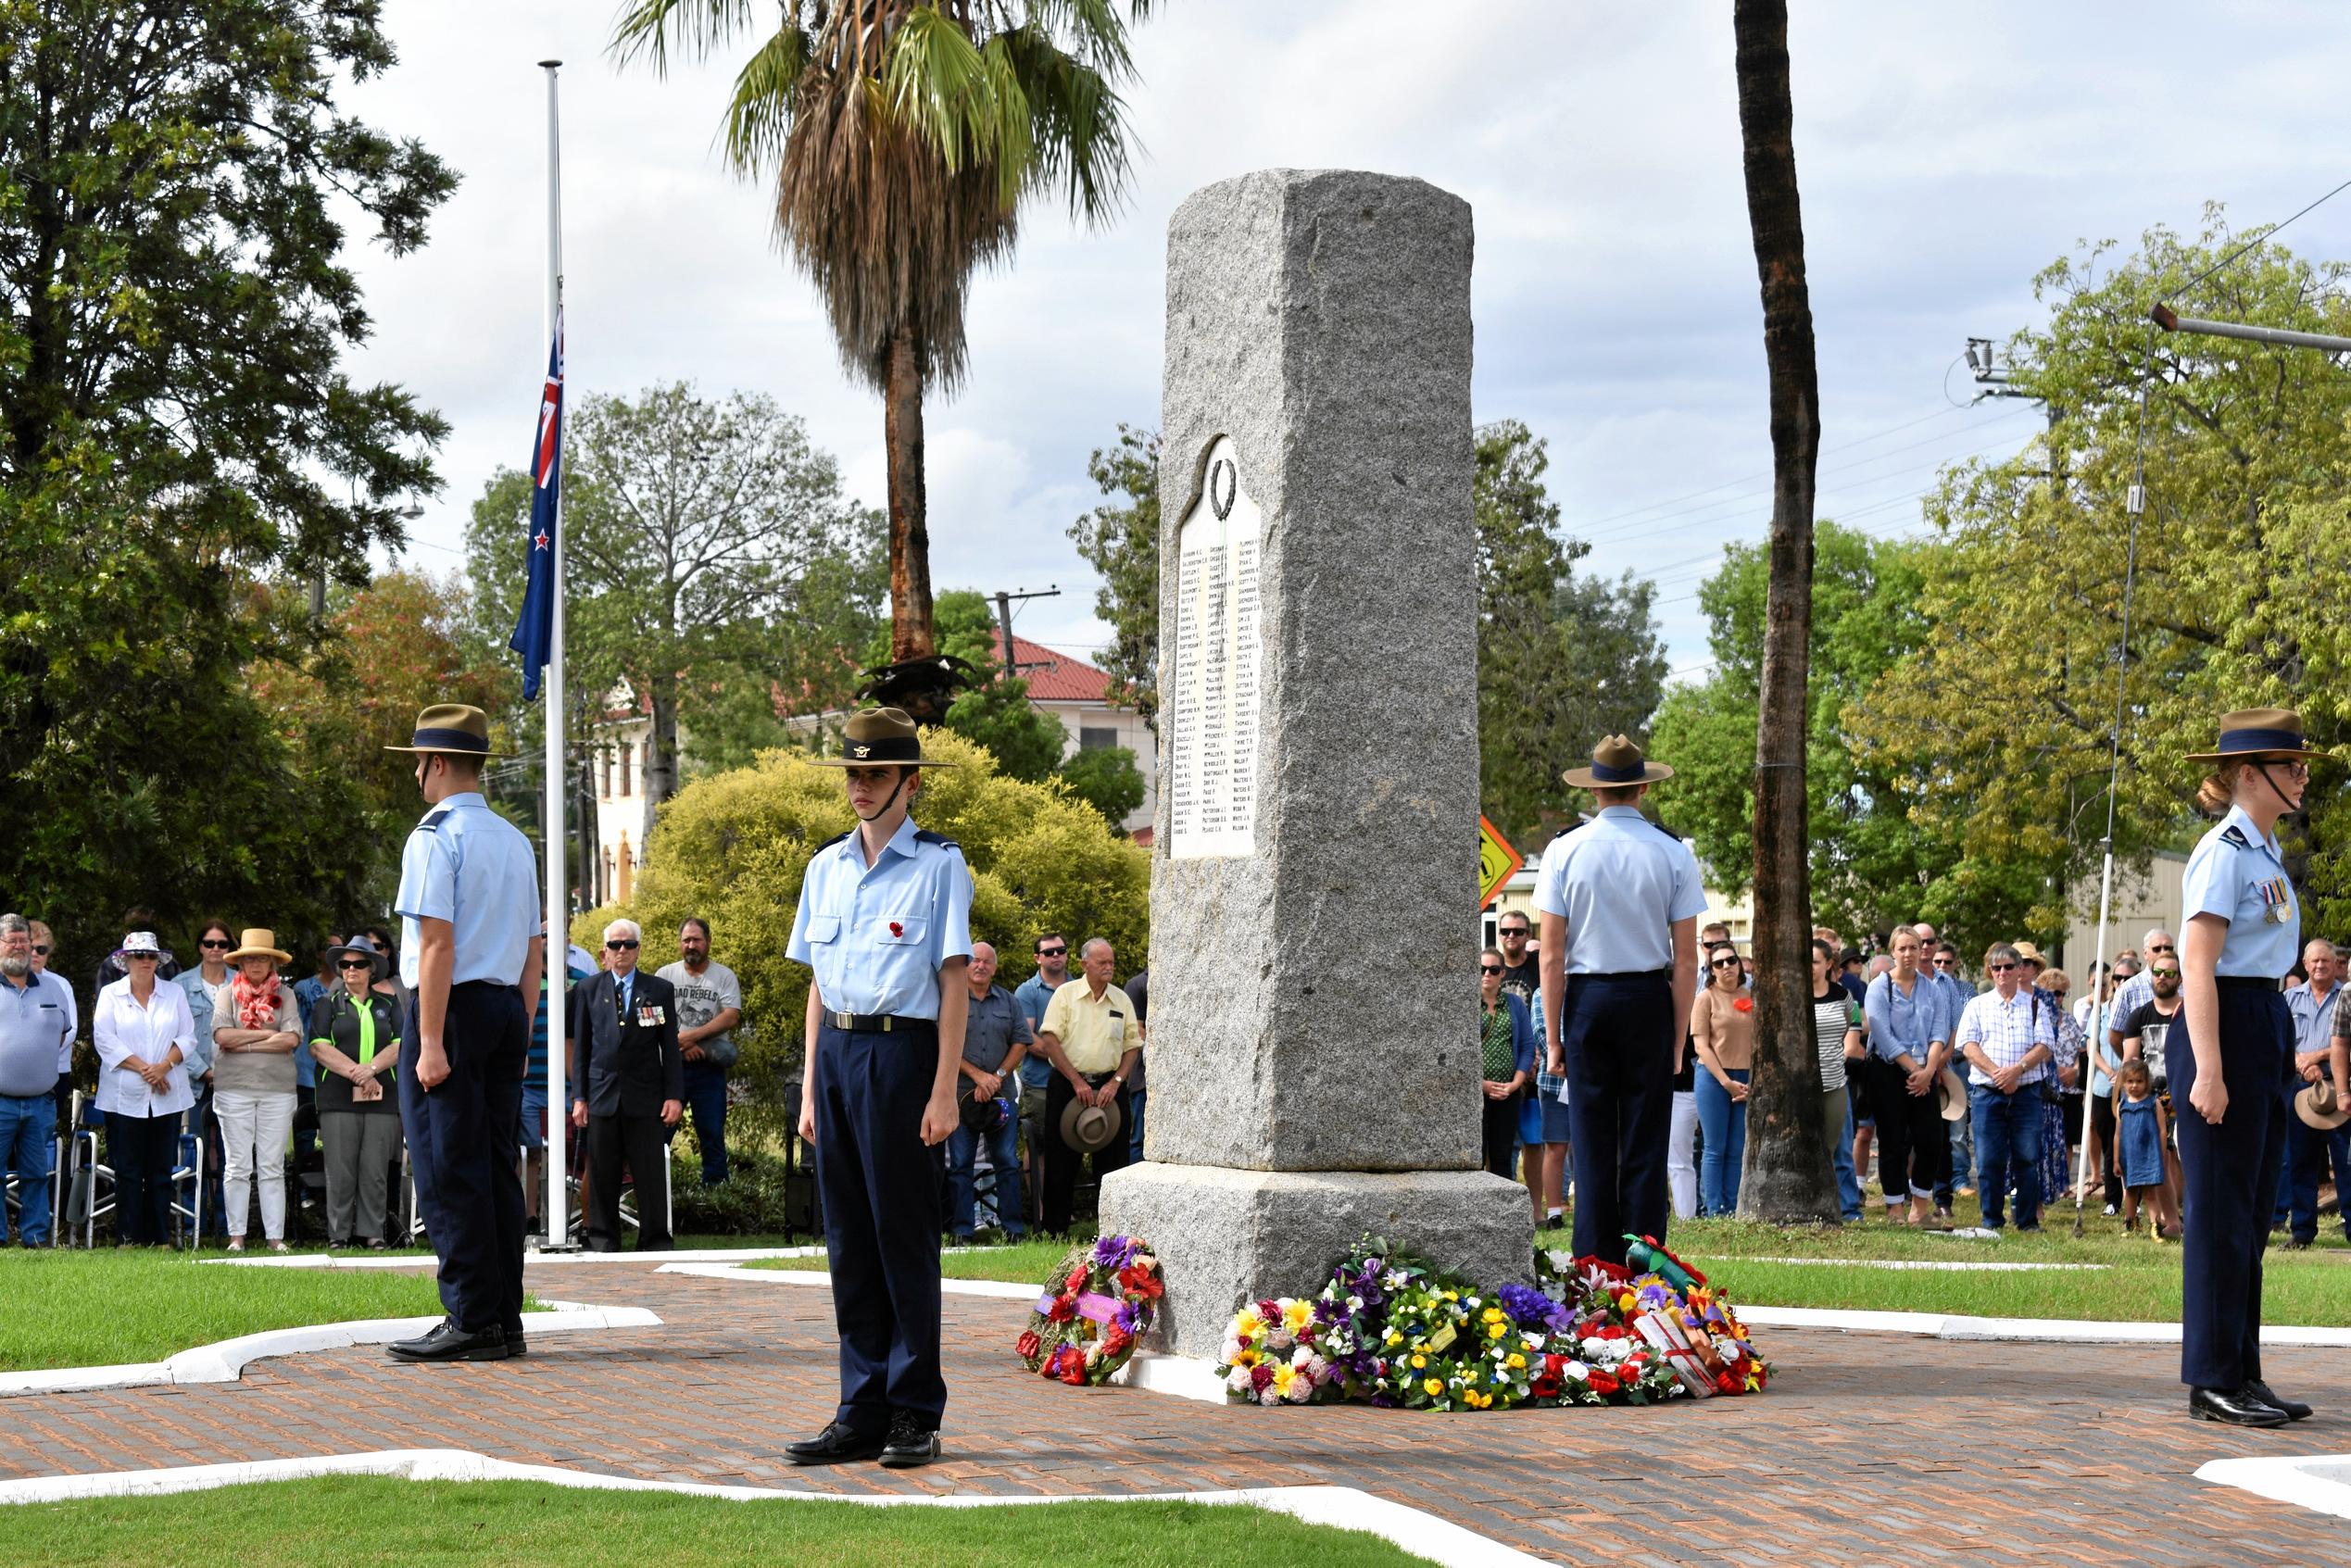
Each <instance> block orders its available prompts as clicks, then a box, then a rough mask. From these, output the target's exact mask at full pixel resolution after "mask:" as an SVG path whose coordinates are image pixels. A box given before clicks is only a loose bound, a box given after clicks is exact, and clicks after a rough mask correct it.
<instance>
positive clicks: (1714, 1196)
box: [1690, 942, 1755, 1215]
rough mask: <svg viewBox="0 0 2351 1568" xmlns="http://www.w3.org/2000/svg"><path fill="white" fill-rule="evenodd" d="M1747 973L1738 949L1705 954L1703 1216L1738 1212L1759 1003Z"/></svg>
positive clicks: (1693, 1016) (1699, 1004)
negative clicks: (1744, 982) (1746, 980)
mask: <svg viewBox="0 0 2351 1568" xmlns="http://www.w3.org/2000/svg"><path fill="white" fill-rule="evenodd" d="M1745 973H1746V972H1745V969H1744V967H1743V966H1742V965H1741V963H1740V960H1739V949H1738V948H1736V947H1732V946H1731V945H1730V944H1729V943H1728V942H1717V943H1716V944H1715V945H1714V946H1713V947H1709V948H1707V949H1706V988H1705V989H1704V990H1703V991H1701V992H1699V993H1698V996H1697V997H1696V999H1695V1000H1693V1001H1692V1002H1691V1007H1690V1039H1691V1045H1692V1046H1694V1047H1696V1048H1697V1052H1698V1073H1697V1076H1696V1083H1697V1085H1698V1124H1699V1126H1700V1127H1701V1128H1702V1129H1704V1133H1705V1147H1704V1148H1703V1149H1702V1150H1701V1151H1700V1152H1699V1155H1698V1212H1699V1213H1700V1214H1701V1215H1707V1214H1729V1213H1734V1212H1736V1211H1737V1210H1738V1208H1739V1172H1740V1167H1741V1164H1742V1163H1743V1162H1744V1161H1745V1160H1746V1158H1747V1075H1748V1073H1749V1071H1750V1070H1751V1069H1752V1068H1753V1067H1754V1060H1755V998H1754V997H1753V996H1751V995H1750V994H1749V993H1748V991H1747V989H1746V987H1745V986H1744V985H1742V984H1741V981H1742V980H1743V979H1744V977H1745Z"/></svg>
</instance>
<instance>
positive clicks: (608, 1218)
mask: <svg viewBox="0 0 2351 1568" xmlns="http://www.w3.org/2000/svg"><path fill="white" fill-rule="evenodd" d="M669 1148H670V1129H669V1128H668V1127H667V1126H666V1125H664V1124H663V1123H662V1121H661V1119H660V1117H659V1116H639V1115H636V1114H634V1113H632V1112H630V1111H625V1110H620V1111H615V1112H613V1113H612V1114H611V1115H610V1116H596V1115H591V1116H589V1117H588V1124H587V1167H588V1205H587V1208H588V1211H587V1245H588V1250H589V1251H591V1252H618V1251H619V1250H620V1249H621V1161H622V1160H623V1159H625V1160H627V1161H628V1167H629V1174H630V1175H632V1176H634V1177H635V1178H636V1249H637V1250H638V1251H639V1252H660V1251H663V1250H666V1249H667V1248H669V1246H670V1245H671V1242H670V1166H669Z"/></svg>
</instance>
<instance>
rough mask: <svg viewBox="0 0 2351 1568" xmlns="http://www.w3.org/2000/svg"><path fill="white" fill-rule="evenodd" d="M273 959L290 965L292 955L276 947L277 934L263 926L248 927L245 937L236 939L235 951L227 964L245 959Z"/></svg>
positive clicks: (292, 958)
mask: <svg viewBox="0 0 2351 1568" xmlns="http://www.w3.org/2000/svg"><path fill="white" fill-rule="evenodd" d="M263 958H268V959H275V960H278V962H280V963H292V962H293V961H294V955H293V954H292V953H289V952H287V951H286V950H285V949H284V948H283V947H279V946H278V934H277V933H276V932H274V931H271V930H270V928H269V927H268V926H265V925H248V926H246V927H245V935H242V936H240V937H238V938H237V950H236V951H235V952H233V953H231V954H230V955H229V962H231V963H237V962H240V961H242V960H245V959H263Z"/></svg>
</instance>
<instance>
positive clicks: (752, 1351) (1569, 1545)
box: [0, 1265, 2351, 1564]
mask: <svg viewBox="0 0 2351 1568" xmlns="http://www.w3.org/2000/svg"><path fill="white" fill-rule="evenodd" d="M533 1286H534V1289H536V1290H537V1291H539V1292H540V1293H541V1294H543V1295H553V1296H557V1297H565V1298H575V1299H579V1298H585V1299H590V1300H594V1301H596V1302H597V1303H598V1304H611V1305H641V1306H646V1307H650V1308H652V1309H653V1310H654V1311H657V1312H659V1313H660V1315H661V1317H662V1318H663V1319H664V1320H665V1326H663V1327H661V1328H658V1329H646V1330H629V1331H620V1332H614V1333H610V1334H600V1335H596V1336H582V1337H581V1338H579V1339H575V1340H569V1341H566V1340H564V1339H561V1338H548V1339H546V1340H543V1341H541V1342H540V1345H539V1348H535V1349H534V1351H533V1353H532V1354H531V1356H530V1357H529V1358H528V1359H527V1360H525V1361H519V1362H518V1361H508V1362H499V1363H493V1364H485V1365H460V1366H446V1367H410V1366H399V1365H395V1364H392V1363H390V1362H388V1361H385V1360H384V1359H383V1354H382V1352H381V1351H376V1350H351V1351H345V1352H334V1353H326V1354H318V1355H308V1356H302V1357H296V1358H289V1359H285V1360H279V1361H264V1362H260V1363H258V1364H256V1365H255V1366H254V1367H252V1368H250V1369H248V1371H247V1373H246V1374H245V1380H244V1381H243V1382H241V1383H233V1384H222V1385H215V1386H195V1387H186V1388H156V1389H124V1390H119V1391H114V1392H99V1393H90V1394H73V1395H54V1396H39V1397H33V1398H27V1399H9V1400H6V1402H5V1406H0V1423H5V1424H6V1429H7V1433H8V1436H7V1439H6V1441H5V1442H0V1477H6V1476H17V1475H30V1474H56V1473H58V1472H70V1471H92V1470H115V1469H134V1468H145V1467H149V1466H154V1465H161V1464H173V1463H190V1464H193V1463H213V1462H219V1461H228V1460H234V1459H245V1458H264V1457H275V1456H295V1455H304V1454H317V1453H333V1452H351V1451H358V1450H363V1449H396V1448H418V1447H454V1448H464V1449H477V1450H479V1451H481V1452H484V1453H489V1454H495V1455H498V1456H501V1457H504V1458H508V1459H514V1460H522V1461H530V1462H537V1463H553V1464H563V1465H571V1466H574V1467H578V1468H581V1469H587V1470H597V1471H605V1472H610V1473H612V1474H632V1475H646V1476H653V1477H659V1478H664V1479H670V1480H685V1481H713V1482H728V1483H737V1484H749V1485H755V1486H777V1487H793V1488H801V1489H807V1490H810V1491H812V1492H823V1491H845V1490H852V1489H853V1490H863V1491H873V1492H879V1491H886V1490H905V1491H924V1492H945V1491H950V1490H973V1491H986V1492H1037V1491H1045V1492H1087V1493H1107V1492H1119V1491H1163V1490H1192V1489H1202V1488H1214V1487H1226V1486H1278V1485H1285V1484H1338V1485H1346V1486H1360V1487H1364V1488H1365V1489H1367V1490H1370V1491H1373V1492H1377V1493H1379V1494H1381V1495H1383V1496H1386V1497H1390V1498H1394V1499H1398V1500H1400V1501H1402V1502H1406V1503H1410V1504H1412V1505H1414V1506H1415V1507H1419V1508H1425V1509H1428V1510H1431V1511H1433V1512H1439V1513H1441V1514H1444V1515H1445V1516H1447V1517H1449V1518H1452V1519H1454V1520H1457V1521H1459V1522H1461V1523H1462V1524H1467V1525H1469V1526H1470V1527H1472V1528H1474V1529H1477V1530H1480V1531H1483V1532H1485V1533H1487V1534H1490V1535H1492V1536H1494V1537H1499V1538H1502V1539H1504V1540H1508V1541H1511V1542H1513V1543H1515V1544H1516V1545H1519V1546H1522V1547H1525V1548H1527V1549H1530V1550H1533V1551H1536V1552H1539V1553H1540V1554H1543V1555H1545V1556H1547V1557H1551V1558H1554V1559H1556V1560H1558V1561H1561V1562H1594V1563H1597V1562H1624V1561H1643V1562H1682V1563H1706V1564H1714V1563H1738V1564H1757V1563H1778V1562H1784V1563H1799V1564H1815V1563H1818V1564H1844V1563H1879V1562H1887V1563H1892V1562H1903V1563H1910V1562H1971V1563H1972V1562H1991V1563H2083V1562H2096V1563H2108V1562H2129V1563H2166V1564H2169V1563H2177V1564H2208V1563H2268V1562H2318V1561H2332V1560H2339V1559H2340V1558H2341V1557H2342V1556H2343V1555H2344V1553H2343V1552H2342V1551H2341V1550H2339V1549H2335V1548H2334V1547H2332V1546H2331V1545H2324V1544H2322V1543H2334V1542H2337V1541H2339V1539H2340V1537H2341V1534H2342V1530H2343V1522H2342V1521H2339V1520H2333V1519H2330V1518H2327V1517H2324V1516H2321V1515H2318V1514H2313V1513H2309V1512H2305V1511H2302V1510H2298V1509H2294V1508H2290V1507H2288V1506H2286V1505H2284V1504H2282V1503H2275V1502H2270V1501H2268V1500H2265V1499H2259V1498H2256V1497H2252V1496H2250V1495H2249V1494H2246V1493H2243V1492H2238V1491H2235V1490H2232V1489H2230V1488H2225V1487H2218V1486H2206V1485H2205V1484H2203V1483H2201V1482H2197V1481H2194V1480H2193V1479H2191V1476H2192V1474H2193V1473H2194V1470H2195V1468H2196V1466H2197V1465H2199V1464H2201V1463H2202V1462H2204V1461H2206V1460H2209V1459H2215V1458H2220V1457H2224V1456H2232V1455H2240V1454H2282V1453H2296V1454H2302V1453H2346V1452H2351V1358H2345V1357H2344V1356H2342V1355H2341V1354H2339V1353H2332V1352H2325V1351H2307V1350H2306V1351H2284V1352H2280V1353H2278V1354H2276V1355H2275V1356H2273V1357H2272V1358H2271V1364H2270V1367H2269V1371H2270V1381H2271V1382H2272V1383H2273V1384H2274V1385H2276V1386H2278V1387H2280V1388H2281V1389H2282V1390H2285V1391H2287V1392H2290V1393H2294V1394H2299V1395H2302V1396H2304V1397H2306V1398H2307V1399H2310V1400H2311V1402H2312V1403H2314V1404H2317V1405H2319V1406H2320V1411H2321V1413H2320V1415H2319V1416H2318V1418H2317V1419H2315V1420H2313V1421H2309V1422H2306V1423H2303V1424H2299V1425H2297V1426H2295V1427H2294V1428H2292V1429H2291V1430H2290V1431H2288V1432H2286V1433H2267V1434H2265V1433H2244V1434H2239V1433H2235V1432H2232V1431H2230V1430H2227V1429H2224V1428H2221V1427H2218V1426H2214V1425H2211V1424H2205V1423H2194V1424H2192V1423H2190V1422H2189V1421H2187V1420H2186V1419H2185V1418H2184V1417H2183V1415H2182V1413H2181V1397H2182V1395H2181V1388H2180V1386H2179V1384H2178V1382H2177V1381H2176V1379H2177V1368H2178V1357H2177V1352H2176V1351H2172V1350H2167V1349H2144V1348H2116V1347H2091V1348H2077V1347H2065V1346H2043V1345H1983V1346H1973V1345H1958V1344H1943V1343H1937V1342H1933V1341H1920V1340H1917V1339H1911V1338H1906V1337H1901V1336H1877V1335H1841V1334H1829V1333H1818V1332H1801V1333H1800V1332H1792V1331H1785V1330H1782V1331H1775V1332H1771V1333H1768V1334H1767V1335H1766V1336H1765V1345H1764V1348H1765V1350H1766V1354H1768V1355H1770V1356H1771V1357H1772V1359H1773V1360H1774V1361H1776V1362H1777V1363H1778V1365H1779V1377H1778V1378H1777V1379H1776V1380H1775V1381H1774V1383H1773V1385H1772V1390H1771V1392H1770V1393H1768V1394H1766V1395H1765V1396H1764V1397H1762V1398H1760V1399H1716V1400H1712V1401H1710V1402H1708V1403H1706V1404H1703V1405H1694V1406H1685V1405H1680V1404H1675V1405H1671V1406H1667V1407H1666V1408H1664V1409H1662V1410H1647V1411H1641V1410H1576V1411H1513V1412H1508V1413H1503V1414H1492V1415H1476V1416H1472V1415H1456V1416H1431V1415H1411V1414H1405V1413H1402V1412H1387V1411H1369V1410H1361V1409H1353V1408H1319V1409H1314V1410H1311V1411H1308V1410H1281V1411H1257V1410H1251V1409H1232V1410H1226V1409H1219V1408H1216V1407H1213V1406H1209V1405H1202V1404H1198V1403H1194V1402H1192V1401H1189V1400H1184V1399H1173V1398H1170V1397H1168V1396H1165V1395H1152V1394H1142V1393H1136V1392H1130V1391H1127V1390H1125V1389H1093V1390H1077V1389H1070V1388H1064V1387H1061V1386H1055V1385H1048V1384H1045V1383H1042V1382H1040V1381H1039V1380H1037V1379H1036V1378H1033V1377H1029V1376H1027V1375H1026V1374H1023V1373H1022V1372H1021V1371H1020V1368H1019V1364H1018V1362H1016V1361H1013V1360H1012V1357H1011V1354H1010V1352H1009V1349H1008V1348H1007V1347H1008V1346H1009V1344H1010V1342H1011V1340H1012V1337H1013V1336H1014V1335H1015V1334H1016V1333H1017V1332H1018V1330H1019V1327H1020V1325H1021V1323H1023V1321H1024V1320H1025V1311H1024V1310H1023V1309H1022V1308H1021V1307H1020V1306H1019V1304H1018V1303H1015V1302H1009V1301H1003V1300H991V1299H987V1298H974V1297H968V1296H949V1297H948V1298H947V1353H948V1382H949V1389H950V1391H951V1403H950V1405H949V1410H948V1420H947V1430H946V1443H947V1449H948V1453H949V1456H950V1458H949V1461H947V1462H943V1463H940V1464H937V1465H934V1466H932V1467H930V1468H928V1469H925V1470H918V1471H912V1472H907V1473H893V1472H888V1471H884V1470H881V1469H879V1468H877V1467H874V1466H870V1465H861V1466H856V1467H852V1468H844V1469H837V1470H827V1471H802V1470H795V1469H792V1468H791V1467H789V1466H787V1465H785V1464H784V1463H782V1462H781V1461H780V1460H779V1458H778V1455H779V1452H780V1450H781V1449H782V1446H783V1445H784V1443H785V1442H786V1441H787V1440H788V1439H790V1438H793V1437H797V1436H803V1435H805V1434H806V1433H808V1432H811V1431H812V1430H814V1429H815V1428H816V1427H818V1426H820V1425H822V1424H823V1422H824V1420H825V1419H826V1418H827V1416H828V1415H829V1413H830V1409H831V1399H832V1389H833V1387H834V1361H833V1345H832V1339H831V1311H832V1303H831V1298H830V1295H829V1293H827V1292H825V1291H823V1290H821V1289H817V1288H813V1287H806V1286H775V1285H762V1284H757V1283H740V1284H738V1283H734V1282H729V1281H721V1280H703V1279H686V1278H680V1277H678V1276H674V1275H658V1274H655V1273H651V1272H650V1270H649V1268H648V1269H642V1270H641V1269H638V1268H635V1267H632V1266H619V1265H616V1266H602V1267H595V1268H594V1269H593V1271H592V1272H591V1271H590V1269H588V1268H587V1267H585V1266H579V1265H573V1266H570V1267H568V1268H564V1269H561V1270H557V1269H553V1268H547V1269H537V1270H534V1276H533ZM256 1434H259V1435H262V1436H258V1437H257V1436H254V1435H256Z"/></svg>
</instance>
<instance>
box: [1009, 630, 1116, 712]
mask: <svg viewBox="0 0 2351 1568" xmlns="http://www.w3.org/2000/svg"><path fill="white" fill-rule="evenodd" d="M988 651H989V653H990V655H991V657H993V658H994V659H995V660H996V666H997V668H998V669H999V670H1000V669H1002V668H1003V666H1004V633H1003V632H1002V631H1000V630H999V631H996V632H993V633H989V636H988ZM1012 653H1013V657H1014V658H1015V659H1018V660H1019V661H1020V666H1021V669H1020V676H1021V679H1022V680H1024V681H1026V682H1027V683H1028V695H1029V697H1030V699H1031V700H1033V701H1037V702H1108V701H1109V700H1110V677H1109V676H1108V675H1105V674H1103V673H1102V672H1101V671H1099V670H1097V669H1095V668H1094V667H1093V666H1092V665H1090V664H1088V663H1087V662H1086V661H1085V660H1084V659H1073V658H1072V657H1070V656H1069V655H1068V654H1065V653H1061V652H1058V651H1057V650H1055V649H1052V648H1049V647H1047V646H1044V645H1043V644H1041V643H1032V642H1030V641H1029V640H1028V639H1027V638H1026V637H1021V636H1015V637H1014V638H1013V639H1012Z"/></svg>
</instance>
